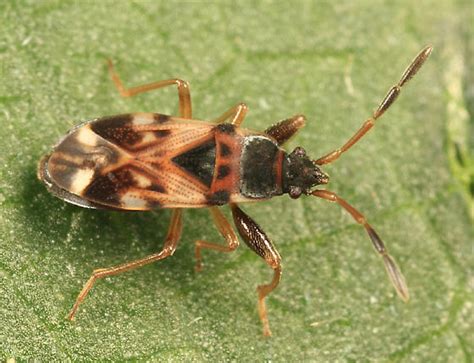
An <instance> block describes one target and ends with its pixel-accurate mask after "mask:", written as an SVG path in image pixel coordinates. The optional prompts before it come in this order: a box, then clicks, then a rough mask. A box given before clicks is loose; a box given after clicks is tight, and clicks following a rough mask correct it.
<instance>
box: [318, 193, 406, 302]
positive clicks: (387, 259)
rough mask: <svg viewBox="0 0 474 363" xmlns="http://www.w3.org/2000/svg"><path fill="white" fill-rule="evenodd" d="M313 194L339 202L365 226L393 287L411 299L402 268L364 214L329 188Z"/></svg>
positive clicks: (398, 292)
mask: <svg viewBox="0 0 474 363" xmlns="http://www.w3.org/2000/svg"><path fill="white" fill-rule="evenodd" d="M311 194H312V195H314V196H315V197H319V198H323V199H326V200H329V201H330V202H336V203H338V204H339V205H340V206H341V207H342V208H344V209H345V210H346V211H348V212H349V214H350V215H351V216H352V218H354V219H355V221H356V222H357V223H359V224H361V225H362V226H364V228H365V230H366V231H367V233H368V235H369V237H370V239H371V240H372V244H373V245H374V248H375V250H376V251H377V253H378V254H379V255H380V256H381V257H382V258H383V262H384V264H385V269H386V270H387V274H388V277H389V278H390V281H391V282H392V285H393V287H394V288H395V290H396V291H397V294H398V296H400V298H401V299H402V300H403V301H405V302H407V301H408V299H409V294H408V287H407V285H406V282H405V278H404V277H403V275H402V273H401V272H400V269H399V268H398V266H397V264H396V263H395V260H394V259H393V258H392V257H391V256H390V255H389V254H388V251H387V249H386V248H385V245H384V243H383V242H382V240H381V239H380V237H379V235H378V234H377V232H375V230H374V229H373V228H372V227H371V226H370V224H369V223H367V220H366V219H365V217H364V216H363V215H362V213H360V212H359V211H358V210H357V209H355V208H354V207H353V206H351V205H350V204H349V203H347V202H346V201H345V200H344V199H342V198H340V197H338V196H337V195H336V194H335V193H333V192H330V191H329V190H314V191H313V192H312V193H311Z"/></svg>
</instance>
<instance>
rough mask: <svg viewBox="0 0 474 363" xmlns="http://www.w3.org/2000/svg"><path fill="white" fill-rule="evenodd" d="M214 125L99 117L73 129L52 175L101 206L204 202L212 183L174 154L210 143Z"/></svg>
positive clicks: (152, 117) (53, 160) (52, 162)
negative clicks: (191, 171) (185, 166)
mask: <svg viewBox="0 0 474 363" xmlns="http://www.w3.org/2000/svg"><path fill="white" fill-rule="evenodd" d="M213 126H214V125H213V124H209V123H204V122H200V121H195V120H188V119H181V118H175V117H170V116H166V115H161V114H153V113H140V114H125V115H118V116H111V117H104V118H100V119H97V120H94V121H92V122H89V123H86V124H84V125H82V126H80V127H78V128H77V129H75V130H73V131H71V133H70V134H69V135H68V136H67V137H66V138H65V139H63V140H62V141H61V142H60V143H59V144H58V145H57V146H56V148H55V150H54V152H53V154H52V155H51V157H50V158H49V160H48V172H49V176H50V177H51V179H52V180H53V181H54V183H55V184H56V185H58V186H59V187H60V188H62V189H64V190H67V191H69V192H72V193H73V194H75V195H78V196H80V197H81V198H83V199H84V200H86V201H90V202H92V203H93V204H94V205H95V206H96V207H104V208H113V209H122V210H149V209H153V208H159V207H163V208H171V207H173V208H179V207H201V206H205V205H206V198H205V195H206V192H207V190H208V187H207V186H206V185H205V184H204V183H202V182H200V181H199V179H197V178H194V177H193V175H190V174H189V173H188V172H186V170H184V169H183V168H182V167H180V165H178V164H176V163H175V162H173V158H174V157H176V156H179V155H180V154H182V153H183V152H186V150H191V149H193V148H196V146H197V145H200V144H201V143H203V142H209V140H210V139H212V132H211V131H212V128H213ZM76 204H77V203H76Z"/></svg>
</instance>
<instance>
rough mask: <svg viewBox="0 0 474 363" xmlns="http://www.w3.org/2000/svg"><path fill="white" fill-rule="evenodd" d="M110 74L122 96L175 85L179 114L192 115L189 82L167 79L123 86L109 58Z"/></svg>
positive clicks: (185, 116)
mask: <svg viewBox="0 0 474 363" xmlns="http://www.w3.org/2000/svg"><path fill="white" fill-rule="evenodd" d="M107 63H108V66H109V71H110V75H111V77H112V80H113V81H114V83H115V86H116V87H117V89H118V91H119V92H120V94H121V95H122V96H123V97H132V96H135V95H137V94H139V93H143V92H148V91H152V90H154V89H158V88H163V87H167V86H172V85H176V86H177V87H178V97H179V115H180V116H181V117H183V118H191V117H192V107H191V94H190V92H189V83H188V82H186V81H183V80H181V79H177V78H174V79H167V80H164V81H158V82H152V83H148V84H144V85H142V86H137V87H132V88H125V87H124V85H123V83H122V81H121V79H120V77H119V75H118V74H117V72H116V71H115V68H114V65H113V63H112V61H111V60H110V59H108V60H107Z"/></svg>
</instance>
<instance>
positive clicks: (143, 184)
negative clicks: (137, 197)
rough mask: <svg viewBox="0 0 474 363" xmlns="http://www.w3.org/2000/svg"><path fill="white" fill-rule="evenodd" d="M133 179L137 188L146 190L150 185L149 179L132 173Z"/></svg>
mask: <svg viewBox="0 0 474 363" xmlns="http://www.w3.org/2000/svg"><path fill="white" fill-rule="evenodd" d="M133 179H135V181H136V182H137V185H138V187H139V188H143V189H146V188H148V187H149V186H151V184H152V183H151V180H150V179H148V178H147V177H145V176H143V175H140V174H137V173H133Z"/></svg>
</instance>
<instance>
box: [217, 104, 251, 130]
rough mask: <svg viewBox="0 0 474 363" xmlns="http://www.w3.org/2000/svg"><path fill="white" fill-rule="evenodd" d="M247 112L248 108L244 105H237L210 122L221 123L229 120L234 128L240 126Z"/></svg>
mask: <svg viewBox="0 0 474 363" xmlns="http://www.w3.org/2000/svg"><path fill="white" fill-rule="evenodd" d="M248 110H249V108H248V106H247V105H246V104H245V103H238V104H236V105H235V106H233V107H231V108H230V109H229V110H227V111H226V112H224V113H223V114H222V115H220V116H219V117H217V118H215V119H214V120H212V122H215V123H221V122H224V121H227V120H230V123H231V124H233V125H235V126H240V124H241V123H242V121H243V120H244V118H245V115H247V112H248Z"/></svg>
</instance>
